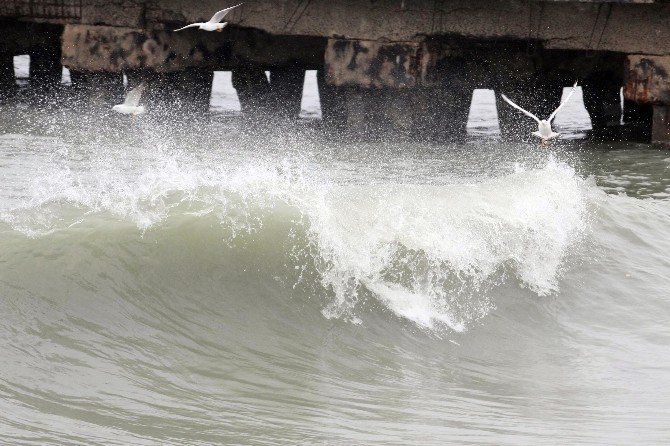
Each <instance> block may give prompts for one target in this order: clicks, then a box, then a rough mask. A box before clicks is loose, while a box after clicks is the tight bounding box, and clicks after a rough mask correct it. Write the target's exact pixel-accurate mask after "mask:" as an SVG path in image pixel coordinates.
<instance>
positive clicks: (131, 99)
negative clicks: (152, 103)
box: [123, 82, 144, 107]
mask: <svg viewBox="0 0 670 446" xmlns="http://www.w3.org/2000/svg"><path fill="white" fill-rule="evenodd" d="M143 92H144V82H142V83H141V84H140V85H138V86H137V87H135V88H133V89H132V90H130V91H129V92H128V94H126V99H125V101H123V105H128V106H130V107H137V106H138V105H140V100H141V99H142V93H143Z"/></svg>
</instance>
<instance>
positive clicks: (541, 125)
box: [501, 82, 577, 145]
mask: <svg viewBox="0 0 670 446" xmlns="http://www.w3.org/2000/svg"><path fill="white" fill-rule="evenodd" d="M575 88H577V82H575V85H573V86H572V90H570V94H568V97H567V98H565V101H563V102H561V105H559V106H558V108H557V109H556V110H554V112H553V113H552V114H551V115H549V118H548V119H540V118H538V117H537V116H535V115H534V114H532V113H531V112H529V111H528V110H524V109H523V108H521V107H519V106H518V105H516V104H515V103H514V102H512V101H511V100H510V99H509V98H508V97H507V96H505V95H504V94H501V96H502V98H503V99H504V100H505V102H507V103H508V104H509V105H511V106H512V107H514V108H516V109H517V110H519V111H520V112H521V113H523V114H524V115H526V116H528V117H531V118H533V119H534V120H536V121H537V132H533V135H535V136H537V137H538V138H540V139H541V140H542V144H543V145H544V144H546V143H547V141H549V140H550V139H552V138H556V137H557V136H558V135H559V133H556V132H554V131H553V130H552V129H551V121H553V120H554V118H555V117H556V114H557V113H558V112H559V111H560V110H561V109H562V108H563V106H564V105H565V104H566V103H567V102H568V101H569V100H570V97H571V96H572V94H573V93H574V92H575Z"/></svg>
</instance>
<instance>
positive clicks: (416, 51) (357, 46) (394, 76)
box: [325, 39, 425, 88]
mask: <svg viewBox="0 0 670 446" xmlns="http://www.w3.org/2000/svg"><path fill="white" fill-rule="evenodd" d="M422 55H423V51H422V45H421V44H420V43H416V42H396V43H384V42H376V41H369V40H367V41H364V40H343V39H329V40H328V46H327V47H326V53H325V70H326V73H327V74H326V75H327V79H328V82H329V83H330V84H331V85H335V86H345V85H350V86H360V87H364V88H371V87H374V88H381V87H393V88H406V87H414V86H416V85H418V84H419V83H420V80H421V78H422V77H424V76H423V75H422V72H423V69H424V68H425V66H424V64H423V57H422Z"/></svg>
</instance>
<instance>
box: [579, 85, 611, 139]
mask: <svg viewBox="0 0 670 446" xmlns="http://www.w3.org/2000/svg"><path fill="white" fill-rule="evenodd" d="M620 88H621V87H620V86H619V85H617V84H608V83H605V82H603V81H602V80H601V79H598V80H596V81H593V82H591V81H588V80H587V81H585V82H584V84H583V85H582V89H583V92H584V107H586V111H587V112H589V116H590V118H591V127H592V130H591V138H593V139H611V138H614V137H616V136H617V134H618V129H619V127H620V124H621V95H620V92H619V90H620Z"/></svg>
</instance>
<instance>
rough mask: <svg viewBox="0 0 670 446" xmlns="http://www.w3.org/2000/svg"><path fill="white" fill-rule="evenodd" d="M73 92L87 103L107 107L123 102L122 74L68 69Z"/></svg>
mask: <svg viewBox="0 0 670 446" xmlns="http://www.w3.org/2000/svg"><path fill="white" fill-rule="evenodd" d="M70 78H71V80H72V88H73V90H74V92H75V93H76V94H77V95H78V96H79V97H80V98H81V99H82V101H83V102H84V103H86V104H88V105H92V106H96V107H108V106H110V105H114V104H119V103H121V102H123V97H124V95H123V74H121V73H107V72H85V71H76V70H70Z"/></svg>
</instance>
